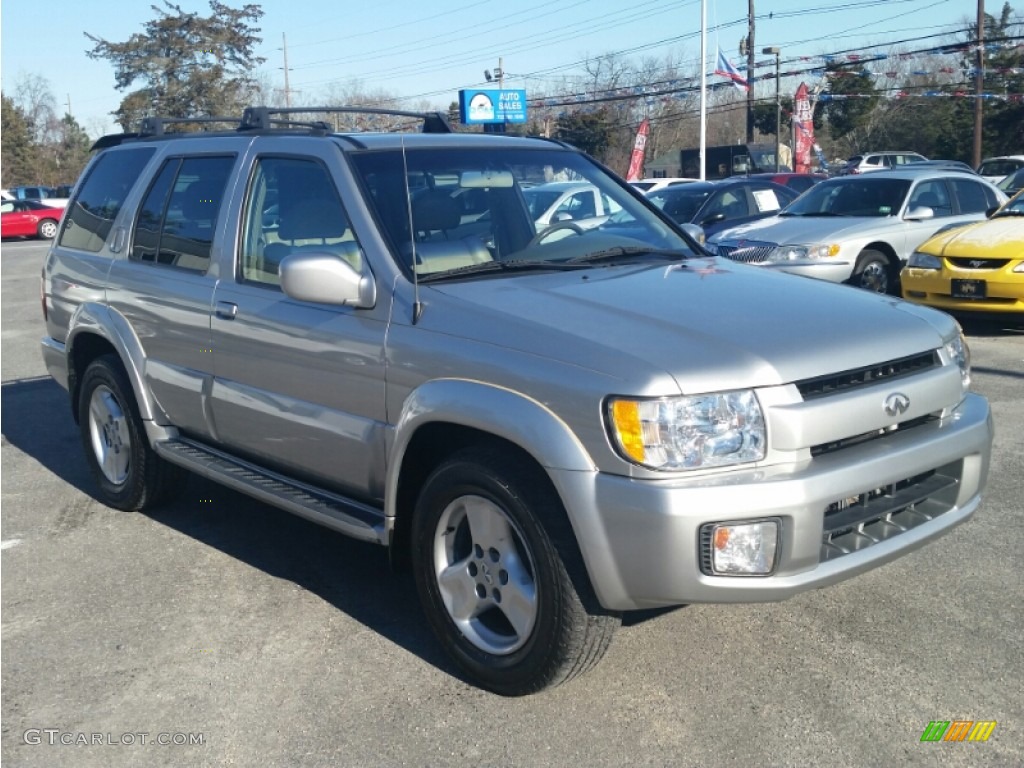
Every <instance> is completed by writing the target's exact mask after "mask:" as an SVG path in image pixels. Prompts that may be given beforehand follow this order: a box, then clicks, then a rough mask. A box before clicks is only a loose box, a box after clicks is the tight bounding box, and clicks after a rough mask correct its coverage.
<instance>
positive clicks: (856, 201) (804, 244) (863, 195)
mask: <svg viewBox="0 0 1024 768" xmlns="http://www.w3.org/2000/svg"><path fill="white" fill-rule="evenodd" d="M1005 201H1006V195H1004V194H1003V193H1002V192H1000V191H999V190H998V189H996V187H995V186H993V185H992V184H989V183H988V182H987V181H985V180H984V179H982V178H981V177H980V176H978V175H977V174H973V173H972V174H966V173H961V172H959V171H943V170H928V171H914V170H902V171H897V170H891V171H886V172H884V173H869V174H864V175H863V176H840V177H837V178H834V179H829V180H828V181H823V182H821V183H820V184H817V185H815V186H814V187H812V188H811V189H809V190H808V191H807V192H805V193H804V194H803V195H801V196H800V198H799V199H797V200H796V201H794V202H793V203H792V204H791V205H789V207H787V208H786V209H785V210H784V211H781V212H780V213H779V214H778V215H777V216H771V217H768V218H766V219H761V220H759V221H753V222H750V223H749V224H742V225H740V226H738V227H732V228H730V229H727V230H725V231H724V232H719V233H718V234H717V235H715V236H714V237H709V238H708V245H709V246H712V247H714V248H717V253H718V254H719V255H720V256H725V257H726V258H729V259H733V260H734V261H743V262H747V263H751V264H758V265H760V266H764V267H769V268H772V269H779V270H782V271H783V272H791V273H793V274H797V275H804V276H806V277H816V278H820V279H822V280H830V281H832V282H847V283H850V284H852V285H856V286H858V287H860V288H867V289H868V290H872V291H877V292H879V293H894V292H895V290H896V285H897V283H898V278H899V273H900V269H902V267H903V265H904V264H905V263H906V261H907V259H908V258H909V257H910V254H911V253H913V251H914V248H916V247H917V246H918V245H920V244H921V243H922V242H924V241H925V240H927V239H928V238H929V237H931V236H932V235H933V234H935V233H936V232H937V231H939V230H941V229H944V228H946V227H949V226H955V225H957V224H965V223H968V222H972V221H980V220H981V219H984V218H985V214H986V212H987V211H989V210H991V209H993V208H996V207H998V206H999V205H1001V204H1002V203H1003V202H1005Z"/></svg>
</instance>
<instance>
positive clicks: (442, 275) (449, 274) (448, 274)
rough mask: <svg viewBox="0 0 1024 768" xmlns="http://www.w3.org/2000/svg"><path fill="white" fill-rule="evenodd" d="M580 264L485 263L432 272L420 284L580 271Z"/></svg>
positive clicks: (533, 260)
mask: <svg viewBox="0 0 1024 768" xmlns="http://www.w3.org/2000/svg"><path fill="white" fill-rule="evenodd" d="M579 266H580V265H579V264H568V263H566V262H564V261H539V260H536V259H531V260H521V261H484V262H481V263H480V264H467V265H466V266H465V267H456V268H455V269H446V270H445V271H444V272H431V273H430V274H427V275H421V276H420V278H419V282H421V283H429V282H432V281H434V280H445V279H448V278H455V277H466V276H470V275H483V274H487V273H489V272H514V271H516V270H530V269H538V270H540V269H554V270H558V269H578V268H579Z"/></svg>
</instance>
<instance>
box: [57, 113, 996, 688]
mask: <svg viewBox="0 0 1024 768" xmlns="http://www.w3.org/2000/svg"><path fill="white" fill-rule="evenodd" d="M272 117H274V116H273V115H272V114H271V113H270V111H269V110H266V109H263V108H257V109H251V110H249V111H247V113H246V115H245V117H244V118H243V119H242V121H241V122H240V124H239V126H238V128H237V129H236V130H230V131H223V132H215V133H204V134H163V133H162V129H163V126H162V125H161V124H160V123H158V122H151V123H149V124H147V125H145V126H144V127H143V130H142V131H141V132H140V133H139V134H138V135H133V136H118V137H111V138H108V139H106V140H102V141H101V142H100V146H101V151H100V152H99V153H98V154H97V156H96V157H95V158H94V159H93V160H92V162H91V163H90V165H89V167H88V168H87V169H86V171H85V175H84V178H83V180H82V181H81V183H80V184H79V185H78V187H77V189H76V192H75V195H74V197H73V199H72V201H71V203H70V205H69V207H68V212H67V215H66V216H65V218H64V220H63V222H62V225H61V230H60V232H59V235H58V237H57V239H56V240H55V242H54V244H53V246H52V248H51V250H50V252H49V254H48V256H47V259H46V263H45V267H44V270H43V275H42V291H43V305H44V312H45V319H46V329H47V335H46V337H45V338H44V339H43V341H42V350H43V356H44V358H45V361H46V365H47V368H48V370H49V371H50V373H51V374H52V376H53V377H54V378H55V379H56V380H57V381H58V382H59V383H60V384H62V385H63V386H64V387H66V388H67V389H68V391H69V393H70V401H71V406H72V413H73V415H74V418H75V419H76V420H77V421H78V424H79V426H80V430H81V438H82V444H83V446H84V449H85V454H86V456H87V459H88V462H89V464H90V466H91V468H92V471H93V473H94V475H95V478H96V483H97V489H98V495H99V498H101V499H102V500H103V501H104V502H105V503H107V504H109V505H110V506H112V507H115V508H119V509H124V510H137V509H144V508H146V507H149V506H152V505H154V504H157V503H160V502H161V501H165V500H167V499H169V498H170V497H172V496H173V495H174V494H176V493H179V492H180V491H181V490H182V487H183V483H182V480H183V473H184V472H185V471H191V472H195V473H198V474H201V475H205V476H206V477H208V478H212V479H213V480H214V481H216V482H219V483H223V484H224V485H226V486H229V487H231V488H235V489H237V490H239V491H241V492H243V493H246V494H249V495H251V496H253V497H255V498H256V499H259V500H262V501H264V502H267V503H270V504H273V505H276V506H278V507H281V508H282V509H286V510H288V511H291V512H294V513H296V514H299V515H302V516H304V517H306V518H308V519H310V520H313V521H316V522H318V523H322V524H323V525H326V526H328V527H330V528H332V529H334V530H336V531H341V532H342V533H345V534H348V535H350V536H354V537H356V538H358V539H362V540H364V541H367V542H372V543H374V544H378V545H381V546H385V547H388V548H389V550H390V553H391V556H392V558H393V560H394V561H395V562H397V563H405V562H409V563H411V567H412V570H413V572H414V575H415V581H416V584H417V589H418V592H419V595H420V598H421V601H422V604H423V608H424V612H425V614H426V617H427V620H428V621H429V623H430V625H431V627H432V628H433V630H434V632H435V633H436V635H437V637H438V638H439V640H440V643H441V644H442V646H443V647H444V648H445V650H446V651H447V652H448V653H449V654H450V656H451V657H452V659H453V660H454V661H455V663H456V664H457V665H458V666H459V667H460V668H461V670H462V671H463V672H464V673H465V674H466V675H467V676H469V677H470V679H472V680H475V681H476V682H477V683H478V684H480V685H482V686H484V687H487V688H489V689H491V690H494V691H497V692H499V693H502V694H508V695H517V694H524V693H530V692H534V691H538V690H540V689H542V688H545V687H548V686H551V685H555V684H557V683H560V682H562V681H564V680H567V679H569V678H571V677H573V676H575V675H576V674H578V673H580V672H582V671H584V670H586V669H588V668H589V667H591V666H592V665H593V664H595V663H596V662H597V661H598V659H600V658H601V656H602V654H603V653H604V651H605V649H606V648H607V647H608V644H609V642H610V641H611V638H612V634H613V632H614V630H615V628H616V626H617V625H618V623H619V620H620V614H621V612H623V611H630V610H634V609H641V608H650V607H655V606H669V605H678V604H682V603H693V602H747V601H773V600H781V599H784V598H788V597H791V596H793V595H795V594H797V593H799V592H802V591H804V590H807V589H811V588H815V587H822V586H826V585H829V584H833V583H835V582H838V581H841V580H843V579H846V578H849V577H851V576H854V575H856V574H859V573H862V572H864V571H867V570H869V569H872V568H876V567H878V566H881V565H882V564H884V563H886V562H888V561H890V560H892V559H894V558H897V557H899V556H901V555H903V554H905V553H907V552H909V551H911V550H913V549H915V548H917V547H919V546H921V545H923V544H925V543H926V542H929V541H931V540H933V539H935V538H936V537H939V536H941V535H942V534H944V533H946V532H948V531H949V530H950V529H951V528H953V527H954V526H956V525H958V524H959V523H962V522H963V521H965V520H966V519H968V518H969V517H970V516H971V515H972V514H973V513H974V511H975V510H976V509H977V507H978V505H979V503H980V500H981V493H982V489H983V486H984V483H985V478H986V474H987V471H988V465H989V452H990V447H991V440H992V426H991V422H990V416H989V408H988V404H987V402H986V401H985V400H984V399H983V398H981V397H979V396H977V395H974V394H971V393H970V392H969V383H970V367H969V356H968V351H967V347H966V345H965V343H964V340H963V338H962V336H961V335H960V333H959V329H958V328H957V326H956V325H955V323H954V322H953V321H952V320H951V319H950V318H949V317H948V316H947V315H945V314H942V313H940V312H936V311H933V310H929V309H927V308H924V307H918V306H914V305H912V304H909V303H904V302H900V301H894V300H893V299H883V298H882V297H879V296H874V295H871V294H868V293H865V292H862V291H851V290H849V289H847V288H842V287H839V286H834V285H829V284H826V283H821V282H818V281H812V280H801V279H799V278H795V277H792V276H789V275H782V274H773V273H769V272H766V271H764V270H758V269H753V268H750V267H747V266H745V265H742V264H734V263H732V262H729V261H727V260H723V259H717V258H715V257H713V256H711V255H710V254H708V253H706V252H704V251H702V250H701V249H700V247H699V246H698V245H696V243H694V242H693V241H692V240H690V239H688V237H687V236H686V235H685V234H684V233H683V231H682V230H680V229H679V228H678V227H677V225H675V224H674V223H673V222H672V221H671V220H669V219H668V218H666V217H665V216H663V215H662V214H661V213H660V212H659V211H657V210H656V209H654V208H653V207H651V206H650V205H649V204H648V203H647V202H646V200H645V199H644V198H643V197H642V196H641V195H639V194H638V193H637V192H635V191H634V190H632V189H631V188H630V187H629V185H627V184H626V183H625V182H624V181H622V180H621V179H619V178H617V177H615V176H614V175H613V174H611V173H610V172H608V171H607V170H606V169H604V168H603V167H602V166H600V165H598V164H597V163H595V162H594V161H592V160H591V159H590V158H588V157H587V156H586V155H584V154H582V153H580V152H578V151H576V150H574V149H573V148H571V147H569V146H567V145H565V144H561V143H559V142H555V141H550V140H544V139H536V138H516V137H505V136H495V135H481V134H453V133H446V132H444V131H445V128H446V126H445V124H444V121H443V120H441V119H440V118H439V117H438V116H436V115H435V116H429V115H428V116H426V119H425V123H424V124H425V127H427V128H429V129H430V130H429V131H427V132H424V133H420V134H402V135H399V134H370V133H366V134H336V133H331V132H330V131H329V130H328V129H327V127H326V126H325V125H323V124H320V123H317V122H313V123H310V122H308V121H306V122H303V123H299V124H289V123H287V122H285V123H283V124H281V123H278V122H275V123H274V126H275V127H273V128H271V127H270V126H271V118H272ZM283 119H285V118H282V117H278V118H277V120H283ZM552 175H554V176H555V177H556V178H571V179H575V180H580V181H583V182H586V183H589V184H592V185H593V186H594V187H596V188H597V189H598V190H600V192H601V193H602V194H604V195H607V197H608V198H609V199H610V200H611V201H613V202H614V203H615V204H616V205H619V206H622V208H623V209H626V210H627V211H629V212H630V214H631V215H632V217H633V221H634V226H632V227H630V228H629V229H628V230H623V229H622V228H619V229H618V230H615V231H607V230H603V229H602V228H601V227H596V228H593V229H588V230H582V229H580V228H579V226H578V225H577V224H575V223H574V222H572V221H562V222H557V223H555V224H553V225H552V226H550V227H547V228H545V229H542V230H540V231H537V230H536V229H535V224H534V217H533V216H532V215H531V214H530V212H529V210H528V208H527V206H526V204H525V199H524V195H523V192H522V190H523V188H524V187H525V186H527V185H529V184H532V183H540V182H543V181H545V180H547V179H550V178H551V177H552ZM826 318H827V323H825V322H823V319H826ZM181 503H185V502H181Z"/></svg>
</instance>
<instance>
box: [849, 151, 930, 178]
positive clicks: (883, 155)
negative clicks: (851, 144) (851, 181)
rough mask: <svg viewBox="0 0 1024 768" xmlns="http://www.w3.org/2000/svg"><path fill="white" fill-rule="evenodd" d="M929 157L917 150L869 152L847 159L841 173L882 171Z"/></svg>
mask: <svg viewBox="0 0 1024 768" xmlns="http://www.w3.org/2000/svg"><path fill="white" fill-rule="evenodd" d="M927 159H928V158H927V157H925V156H924V155H919V154H917V152H868V153H866V154H863V155H854V156H853V157H851V158H850V159H849V160H847V161H846V165H844V166H843V168H842V170H840V172H839V174H840V175H841V176H848V175H850V174H857V173H867V172H868V171H881V170H884V169H886V168H900V167H902V166H904V165H908V164H910V163H920V162H922V161H924V160H927Z"/></svg>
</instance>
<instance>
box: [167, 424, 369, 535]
mask: <svg viewBox="0 0 1024 768" xmlns="http://www.w3.org/2000/svg"><path fill="white" fill-rule="evenodd" d="M153 447H154V449H155V450H156V452H157V453H158V454H159V455H160V456H161V457H162V458H164V459H166V460H167V461H169V462H171V463H172V464H177V465H178V466H180V467H184V468H185V469H187V470H189V471H191V472H195V473H196V474H197V475H202V476H203V477H207V478H209V479H210V480H213V481H214V482H217V483H220V484H221V485H226V486H228V487H229V488H233V489H234V490H236V491H241V492H242V493H244V494H247V495H249V496H252V497H253V498H255V499H259V500H260V501H264V502H266V503H267V504H271V505H272V506H275V507H280V508H281V509H284V510H287V511H288V512H292V513H293V514H296V515H299V516H300V517H304V518H306V519H307V520H311V521H312V522H314V523H319V524H320V525H323V526H326V527H327V528H331V529H332V530H335V531H338V532H339V533H344V534H345V535H347V536H352V537H353V538H356V539H361V540H363V541H372V542H376V543H377V544H386V543H387V534H386V533H385V530H384V513H383V512H382V511H381V510H379V509H376V508H374V507H371V506H370V505H368V504H363V503H361V502H358V501H355V500H353V499H348V498H346V497H344V496H339V495H338V494H335V493H331V492H330V491H325V490H323V489H322V488H316V487H314V486H311V485H305V484H304V483H299V482H296V481H295V480H292V479H290V478H287V477H285V476H284V475H279V474H277V473H275V472H271V471H269V470H267V469H264V468H262V467H259V466H257V465H255V464H250V463H249V462H247V461H243V460H242V459H239V458H237V457H235V456H231V455H230V454H227V453H224V452H222V451H218V450H216V449H215V448H211V447H209V446H206V445H203V444H201V443H196V442H193V441H192V440H187V439H184V438H179V439H177V440H160V441H157V442H156V443H155V444H154V446H153Z"/></svg>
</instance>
